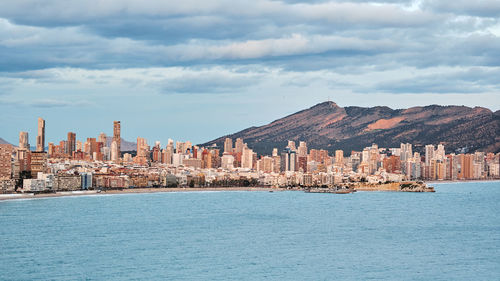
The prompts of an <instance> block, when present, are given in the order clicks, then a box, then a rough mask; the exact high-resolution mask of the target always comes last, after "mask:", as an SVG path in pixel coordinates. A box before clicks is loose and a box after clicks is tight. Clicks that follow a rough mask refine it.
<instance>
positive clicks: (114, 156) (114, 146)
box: [111, 140, 120, 162]
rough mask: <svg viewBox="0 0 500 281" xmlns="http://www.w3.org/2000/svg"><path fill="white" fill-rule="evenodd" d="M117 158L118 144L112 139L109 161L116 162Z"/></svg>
mask: <svg viewBox="0 0 500 281" xmlns="http://www.w3.org/2000/svg"><path fill="white" fill-rule="evenodd" d="M119 159H120V157H119V152H118V144H117V143H116V141H115V140H113V142H111V161H113V162H118V160H119Z"/></svg>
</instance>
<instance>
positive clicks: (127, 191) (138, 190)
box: [0, 187, 286, 201]
mask: <svg viewBox="0 0 500 281" xmlns="http://www.w3.org/2000/svg"><path fill="white" fill-rule="evenodd" d="M284 190H286V189H280V188H271V187H204V188H200V187H198V188H180V187H176V188H130V189H123V190H118V189H116V190H106V191H104V190H103V191H101V192H98V191H97V190H78V191H61V192H55V193H39V194H36V195H35V194H33V193H12V194H0V201H2V200H20V199H41V198H50V197H64V196H82V195H87V196H88V195H106V194H109V195H111V194H132V193H157V192H193V191H196V192H200V191H284Z"/></svg>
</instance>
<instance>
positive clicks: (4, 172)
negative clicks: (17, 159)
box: [0, 144, 12, 179]
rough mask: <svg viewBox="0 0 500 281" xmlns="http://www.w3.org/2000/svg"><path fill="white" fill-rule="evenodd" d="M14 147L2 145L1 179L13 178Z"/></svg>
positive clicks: (0, 150)
mask: <svg viewBox="0 0 500 281" xmlns="http://www.w3.org/2000/svg"><path fill="white" fill-rule="evenodd" d="M11 158H12V145H10V144H0V179H10V178H11V177H12V160H11Z"/></svg>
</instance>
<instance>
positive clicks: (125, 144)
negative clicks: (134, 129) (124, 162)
mask: <svg viewBox="0 0 500 281" xmlns="http://www.w3.org/2000/svg"><path fill="white" fill-rule="evenodd" d="M106 142H107V146H108V147H111V142H113V137H106ZM136 150H137V143H135V142H130V141H126V140H124V139H123V138H121V151H136Z"/></svg>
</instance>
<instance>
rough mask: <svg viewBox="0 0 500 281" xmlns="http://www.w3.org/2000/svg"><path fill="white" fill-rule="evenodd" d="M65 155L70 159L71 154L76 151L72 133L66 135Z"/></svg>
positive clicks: (74, 138)
mask: <svg viewBox="0 0 500 281" xmlns="http://www.w3.org/2000/svg"><path fill="white" fill-rule="evenodd" d="M66 150H67V151H66V154H68V155H69V156H70V157H71V156H72V155H73V152H75V151H76V134H75V133H73V132H69V133H68V142H67V143H66Z"/></svg>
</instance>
